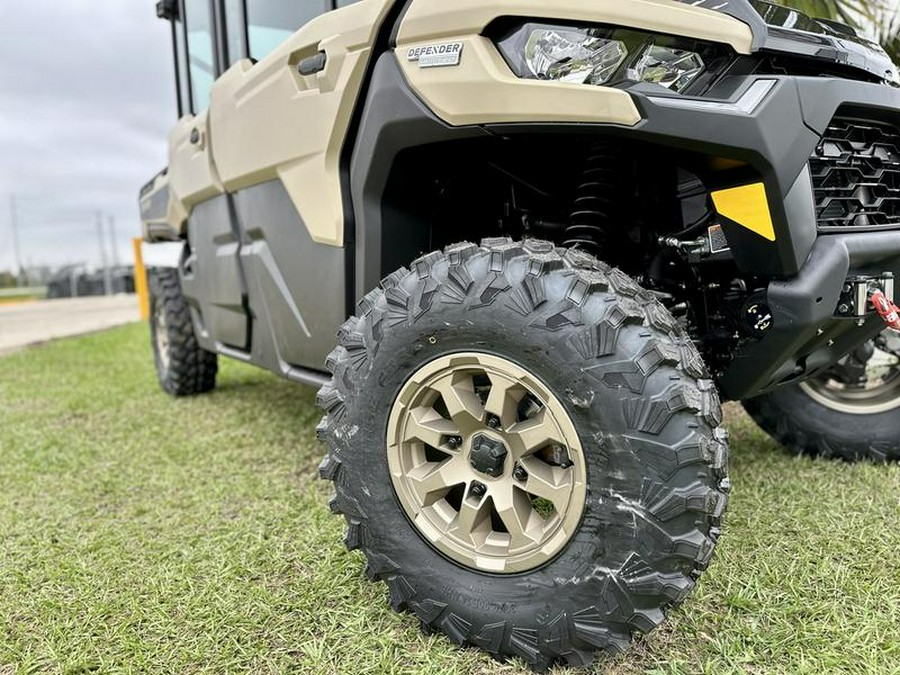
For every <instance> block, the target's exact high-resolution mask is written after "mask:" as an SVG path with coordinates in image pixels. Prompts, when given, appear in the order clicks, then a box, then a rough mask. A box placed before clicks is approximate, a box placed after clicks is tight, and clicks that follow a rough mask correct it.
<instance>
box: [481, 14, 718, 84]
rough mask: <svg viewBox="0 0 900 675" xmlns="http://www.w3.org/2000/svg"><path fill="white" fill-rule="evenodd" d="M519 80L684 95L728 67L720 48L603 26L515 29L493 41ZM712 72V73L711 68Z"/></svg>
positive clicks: (532, 25)
mask: <svg viewBox="0 0 900 675" xmlns="http://www.w3.org/2000/svg"><path fill="white" fill-rule="evenodd" d="M496 43H497V46H498V47H499V48H500V51H501V53H502V54H503V57H504V58H505V59H506V62H507V63H508V64H509V65H510V67H511V68H512V70H513V72H515V73H516V74H517V75H518V76H519V77H523V78H529V79H536V80H556V81H559V82H573V83H576V84H592V85H604V84H608V83H610V82H614V81H628V80H631V81H634V82H648V83H652V84H657V85H660V86H663V87H665V88H667V89H670V90H672V91H675V92H679V93H681V92H683V91H685V90H687V89H688V88H690V87H691V85H693V84H694V83H695V82H697V81H698V80H699V79H700V78H701V77H702V76H703V75H713V74H715V72H716V67H719V66H721V62H722V60H723V57H724V59H725V61H728V60H729V59H728V54H729V53H730V50H729V49H728V48H727V47H724V46H722V45H714V44H709V43H704V42H698V41H696V40H691V39H682V38H677V37H671V36H666V35H656V34H652V33H643V32H640V31H636V30H630V29H625V28H609V27H603V26H564V25H553V24H543V23H525V24H524V25H522V24H518V25H517V27H516V28H515V29H513V30H512V31H506V32H505V34H504V35H502V36H500V37H499V38H498V39H497V40H496ZM711 64H712V66H715V67H711Z"/></svg>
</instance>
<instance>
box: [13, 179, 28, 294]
mask: <svg viewBox="0 0 900 675" xmlns="http://www.w3.org/2000/svg"><path fill="white" fill-rule="evenodd" d="M9 213H10V218H11V220H10V223H11V225H12V244H13V255H14V256H15V258H16V274H17V276H18V277H19V283H20V284H21V283H22V280H23V279H24V278H25V268H24V266H23V265H22V252H21V251H20V250H19V209H18V207H17V206H16V196H15V195H10V196H9Z"/></svg>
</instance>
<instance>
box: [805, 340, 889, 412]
mask: <svg viewBox="0 0 900 675" xmlns="http://www.w3.org/2000/svg"><path fill="white" fill-rule="evenodd" d="M885 339H886V342H885V344H884V346H885V348H883V349H882V348H879V347H876V349H875V352H874V354H873V355H872V357H871V358H870V359H869V361H868V363H867V364H866V379H865V382H862V383H860V384H858V385H848V384H845V383H843V382H841V381H839V380H838V379H835V378H834V377H832V376H831V375H829V374H828V373H826V374H824V375H820V376H818V377H814V378H812V379H810V380H807V381H806V382H803V383H801V385H800V388H801V389H802V390H803V391H804V392H806V394H807V396H809V397H810V398H812V399H813V400H814V401H816V402H817V403H819V404H820V405H823V406H825V407H826V408H828V409H829V410H834V411H835V412H840V413H845V414H848V415H878V414H881V413H886V412H891V411H893V410H897V409H898V408H900V356H898V354H897V353H896V348H894V349H890V348H888V347H889V346H890V345H892V344H896V343H898V342H900V339H898V338H897V337H896V336H894V335H888V337H887V338H885Z"/></svg>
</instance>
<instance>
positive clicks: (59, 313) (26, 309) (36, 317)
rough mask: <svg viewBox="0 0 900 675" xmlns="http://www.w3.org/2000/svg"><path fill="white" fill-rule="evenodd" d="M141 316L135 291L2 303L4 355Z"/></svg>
mask: <svg viewBox="0 0 900 675" xmlns="http://www.w3.org/2000/svg"><path fill="white" fill-rule="evenodd" d="M139 320H140V311H139V309H138V300H137V296H135V295H116V296H112V297H101V298H74V299H66V300H45V301H42V302H29V303H24V304H20V305H8V306H2V305H0V356H2V355H4V354H9V353H11V352H14V351H17V350H19V349H23V348H25V347H28V346H30V345H35V344H40V343H41V342H47V341H48V340H54V339H56V338H63V337H72V336H74V335H83V334H85V333H93V332H94V331H98V330H104V329H106V328H112V327H114V326H121V325H124V324H127V323H132V322H134V321H139Z"/></svg>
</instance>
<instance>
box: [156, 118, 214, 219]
mask: <svg viewBox="0 0 900 675" xmlns="http://www.w3.org/2000/svg"><path fill="white" fill-rule="evenodd" d="M195 131H196V132H197V134H199V137H197V142H196V143H192V142H191V136H192V135H193V134H194V132H195ZM209 136H210V135H209V114H208V112H206V111H204V112H202V113H200V114H199V115H196V116H193V115H186V116H184V117H182V118H181V119H180V120H178V122H177V123H176V124H175V128H174V129H172V131H171V133H170V134H169V176H168V178H169V190H170V199H169V211H168V213H169V223H171V225H172V227H173V228H174V229H175V230H176V231H177V232H179V234H183V229H184V223H185V221H186V220H187V216H188V214H189V213H190V210H191V209H192V208H193V207H194V206H196V205H197V204H200V203H201V202H205V201H206V200H207V199H211V198H212V197H215V196H216V195H220V194H222V193H223V192H224V189H223V187H222V182H221V181H220V180H219V176H218V174H217V173H216V169H215V166H214V164H213V162H212V159H211V157H210V143H209Z"/></svg>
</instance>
